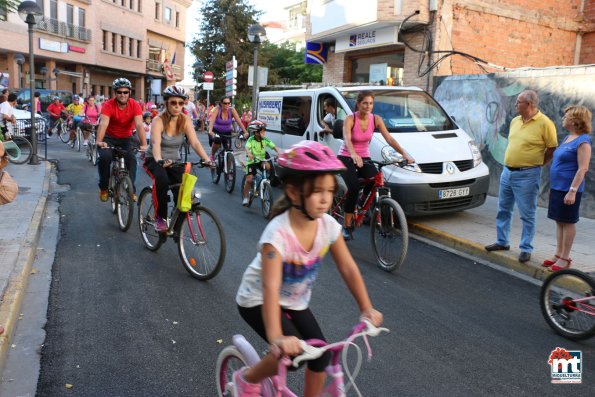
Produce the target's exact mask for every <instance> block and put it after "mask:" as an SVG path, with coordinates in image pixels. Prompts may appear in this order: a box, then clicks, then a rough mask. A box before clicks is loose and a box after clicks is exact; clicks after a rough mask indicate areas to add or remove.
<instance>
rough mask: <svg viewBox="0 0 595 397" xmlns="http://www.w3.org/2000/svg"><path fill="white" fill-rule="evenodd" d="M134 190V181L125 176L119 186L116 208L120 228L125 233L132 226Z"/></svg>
mask: <svg viewBox="0 0 595 397" xmlns="http://www.w3.org/2000/svg"><path fill="white" fill-rule="evenodd" d="M133 194H134V188H133V187H132V180H131V179H130V177H129V176H128V175H125V176H123V177H122V178H121V179H120V183H119V184H118V195H117V200H116V207H117V212H118V226H119V227H120V230H121V231H123V232H125V231H127V230H128V229H129V228H130V225H132V215H133V212H134V211H133V205H134V200H133V199H132V195H133Z"/></svg>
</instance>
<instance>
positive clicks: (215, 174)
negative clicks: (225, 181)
mask: <svg viewBox="0 0 595 397" xmlns="http://www.w3.org/2000/svg"><path fill="white" fill-rule="evenodd" d="M222 168H223V161H221V156H220V155H217V156H216V157H215V168H211V181H212V182H213V183H214V184H218V183H219V178H221V171H222Z"/></svg>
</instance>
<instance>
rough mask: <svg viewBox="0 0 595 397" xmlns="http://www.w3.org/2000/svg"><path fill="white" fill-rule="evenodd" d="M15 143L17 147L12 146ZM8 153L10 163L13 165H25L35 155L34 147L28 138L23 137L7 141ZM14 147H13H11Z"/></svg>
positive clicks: (14, 137)
mask: <svg viewBox="0 0 595 397" xmlns="http://www.w3.org/2000/svg"><path fill="white" fill-rule="evenodd" d="M10 142H12V143H14V144H15V145H16V147H14V146H12V145H10ZM5 146H6V152H7V154H8V161H10V162H11V163H13V164H25V163H26V162H27V161H29V159H31V155H32V154H33V146H31V142H29V140H28V139H27V138H24V137H22V136H13V137H12V139H11V140H10V141H6V143H5ZM11 146H12V147H11Z"/></svg>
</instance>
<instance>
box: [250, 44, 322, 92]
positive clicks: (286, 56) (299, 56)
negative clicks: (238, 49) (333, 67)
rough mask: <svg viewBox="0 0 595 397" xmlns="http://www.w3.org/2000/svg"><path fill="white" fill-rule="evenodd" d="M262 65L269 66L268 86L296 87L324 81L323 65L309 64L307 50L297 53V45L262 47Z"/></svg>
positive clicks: (269, 45) (266, 45)
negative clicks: (306, 60)
mask: <svg viewBox="0 0 595 397" xmlns="http://www.w3.org/2000/svg"><path fill="white" fill-rule="evenodd" d="M261 53H262V62H261V61H259V63H260V64H261V65H268V66H269V77H268V85H283V84H284V85H295V84H302V83H316V82H321V81H322V65H312V64H307V63H305V61H304V56H305V49H304V50H301V51H296V46H295V43H290V42H285V43H283V44H281V45H275V44H271V43H266V44H264V45H263V46H262V51H261Z"/></svg>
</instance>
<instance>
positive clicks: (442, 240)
mask: <svg viewBox="0 0 595 397" xmlns="http://www.w3.org/2000/svg"><path fill="white" fill-rule="evenodd" d="M407 224H408V227H409V232H410V233H414V234H417V235H419V236H422V237H425V238H427V239H429V240H432V241H435V242H437V243H439V244H442V245H444V246H446V247H449V248H452V249H454V250H457V251H461V252H465V253H466V254H469V255H472V256H475V257H478V258H481V259H482V260H485V261H488V262H492V263H496V264H498V265H501V266H505V267H507V268H509V269H511V270H514V271H517V272H519V273H522V274H525V275H527V276H529V277H532V278H535V279H537V280H544V279H546V278H547V277H548V276H549V275H550V274H551V272H549V271H547V270H546V269H544V268H543V267H541V266H540V265H539V263H537V262H535V261H533V260H530V261H529V262H526V263H521V262H519V261H518V258H517V256H516V254H515V253H513V252H511V251H497V252H488V251H486V250H485V248H484V246H483V245H482V244H479V243H476V242H474V241H470V240H467V239H465V238H462V237H459V236H455V235H452V234H450V233H446V232H444V231H442V230H438V229H435V228H433V227H431V226H428V225H424V224H422V223H416V222H411V221H409V222H407Z"/></svg>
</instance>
